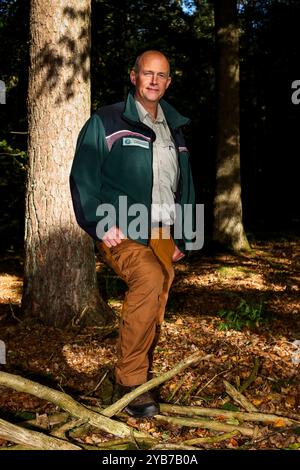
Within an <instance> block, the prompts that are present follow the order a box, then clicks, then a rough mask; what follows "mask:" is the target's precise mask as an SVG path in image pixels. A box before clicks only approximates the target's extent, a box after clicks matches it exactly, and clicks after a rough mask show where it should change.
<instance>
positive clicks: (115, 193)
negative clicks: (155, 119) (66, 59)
mask: <svg viewBox="0 0 300 470" xmlns="http://www.w3.org/2000/svg"><path fill="white" fill-rule="evenodd" d="M160 105H161V107H162V109H163V112H164V114H165V117H166V120H167V123H168V126H169V128H170V131H171V134H172V137H173V139H174V142H175V145H176V148H177V155H178V163H179V168H180V178H179V183H178V189H177V192H176V195H175V196H176V201H175V202H176V203H177V204H178V206H177V207H178V208H179V209H180V210H179V213H178V216H177V217H178V221H179V220H180V223H181V224H182V226H184V223H185V216H186V212H187V211H186V208H187V206H186V205H190V208H191V207H192V213H193V216H192V217H193V220H192V224H193V225H194V212H195V211H194V206H195V195H194V186H193V181H192V175H191V169H190V164H189V154H188V150H187V148H186V146H185V142H184V137H183V134H182V130H181V127H182V126H184V125H185V124H187V123H188V122H189V120H188V119H187V118H185V117H183V116H181V115H180V114H179V113H178V112H177V111H176V110H175V109H174V108H173V107H172V106H170V105H169V104H168V103H167V102H165V101H164V100H161V101H160ZM155 138H156V136H155V133H154V132H153V131H152V129H150V128H149V127H148V126H146V125H145V124H143V123H141V122H140V120H139V116H138V112H137V109H136V105H135V100H134V97H133V94H132V93H129V95H128V98H127V101H126V102H125V103H124V102H122V103H117V104H113V105H110V106H105V107H103V108H100V110H98V111H97V112H95V113H94V114H93V115H92V116H91V117H90V119H89V120H88V121H87V122H86V124H85V125H84V126H83V128H82V129H81V131H80V134H79V136H78V141H77V146H76V152H75V157H74V161H73V165H72V169H71V175H70V186H71V194H72V200H73V206H74V211H75V215H76V219H77V222H78V224H79V225H80V227H81V228H82V229H83V230H85V231H86V232H87V233H89V234H90V235H91V236H92V237H93V238H94V239H95V240H99V230H98V228H99V223H104V222H108V221H110V222H111V224H114V222H116V225H117V226H120V218H121V211H119V196H127V205H128V207H130V206H131V205H132V204H136V203H142V204H144V206H145V208H147V212H148V215H147V217H148V219H149V220H148V222H149V223H148V231H147V233H146V234H145V233H142V234H141V235H140V236H139V237H138V238H137V239H136V241H137V242H140V243H143V244H147V243H148V239H149V234H150V228H151V220H150V217H151V200H152V177H153V175H152V143H153V141H154V140H155ZM105 203H107V204H112V206H113V207H115V209H116V220H115V221H112V220H111V218H110V217H109V216H108V215H107V213H104V212H103V210H104V209H105V207H106V206H105V205H104V204H105ZM105 217H106V218H105ZM136 217H137V215H136V214H135V215H132V214H131V215H128V217H127V226H129V225H130V224H131V222H133V223H134V220H135V219H136ZM189 217H190V216H189ZM104 218H105V219H104ZM122 220H123V219H122ZM120 228H121V229H122V226H120ZM123 229H124V225H123ZM97 233H98V234H97ZM128 237H129V238H131V237H130V233H128ZM100 238H101V237H100ZM186 241H191V238H187V237H186V235H185V234H184V233H183V234H181V235H179V236H177V237H175V242H176V244H177V245H178V247H179V248H180V249H181V250H182V251H186V247H185V242H186Z"/></svg>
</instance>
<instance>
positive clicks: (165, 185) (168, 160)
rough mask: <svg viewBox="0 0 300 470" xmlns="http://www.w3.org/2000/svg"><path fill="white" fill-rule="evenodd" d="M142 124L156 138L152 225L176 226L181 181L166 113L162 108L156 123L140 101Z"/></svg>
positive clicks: (159, 110)
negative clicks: (176, 202) (179, 181)
mask: <svg viewBox="0 0 300 470" xmlns="http://www.w3.org/2000/svg"><path fill="white" fill-rule="evenodd" d="M135 103H136V107H137V111H138V115H139V118H140V121H141V122H142V123H144V124H146V126H148V127H150V128H151V129H152V130H153V131H154V132H155V135H156V139H155V141H154V142H153V187H152V207H151V221H152V224H153V225H155V224H156V223H158V222H163V223H164V224H166V225H172V224H173V223H174V219H175V214H174V210H175V208H174V203H175V192H176V189H177V184H178V179H179V167H178V160H177V152H176V148H175V144H174V141H173V139H172V136H171V132H170V129H169V126H168V124H167V121H166V118H165V116H164V113H163V110H162V108H161V106H160V105H158V110H157V117H156V119H155V121H153V120H152V117H151V115H150V113H148V111H146V109H145V108H144V107H143V106H142V104H141V103H140V102H139V101H137V100H136V101H135Z"/></svg>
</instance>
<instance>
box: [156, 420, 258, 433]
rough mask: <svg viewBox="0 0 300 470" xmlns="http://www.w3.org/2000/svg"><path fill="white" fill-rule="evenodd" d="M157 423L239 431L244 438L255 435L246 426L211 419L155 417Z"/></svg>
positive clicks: (252, 430)
mask: <svg viewBox="0 0 300 470" xmlns="http://www.w3.org/2000/svg"><path fill="white" fill-rule="evenodd" d="M155 419H156V420H157V421H163V422H166V423H170V424H174V425H176V426H188V427H192V428H203V429H212V430H213V431H224V432H231V431H239V432H240V433H241V434H243V435H244V436H250V437H252V436H253V435H254V429H251V428H246V427H244V426H237V425H232V424H225V423H218V422H217V421H212V420H210V419H205V418H203V419H192V418H175V417H170V416H163V415H157V416H155Z"/></svg>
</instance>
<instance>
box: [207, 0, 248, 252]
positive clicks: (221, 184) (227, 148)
mask: <svg viewBox="0 0 300 470" xmlns="http://www.w3.org/2000/svg"><path fill="white" fill-rule="evenodd" d="M214 5H215V23H216V45H217V51H218V54H217V94H218V122H217V169H216V193H215V200H214V235H213V238H214V241H215V242H216V243H218V244H220V245H223V246H226V247H227V248H230V249H232V250H234V251H242V250H249V248H250V247H249V243H248V241H247V237H246V234H245V231H244V227H243V221H242V201H241V178H240V106H239V82H240V77H239V28H238V24H237V5H236V0H226V2H220V1H215V2H214Z"/></svg>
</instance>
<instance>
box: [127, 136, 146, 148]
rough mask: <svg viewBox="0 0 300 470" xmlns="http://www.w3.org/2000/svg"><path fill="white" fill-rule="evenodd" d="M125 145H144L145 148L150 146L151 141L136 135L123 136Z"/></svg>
mask: <svg viewBox="0 0 300 470" xmlns="http://www.w3.org/2000/svg"><path fill="white" fill-rule="evenodd" d="M123 146H125V147H126V146H134V147H143V148H144V149H148V148H150V144H149V142H146V141H145V140H141V139H137V138H135V137H123Z"/></svg>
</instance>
